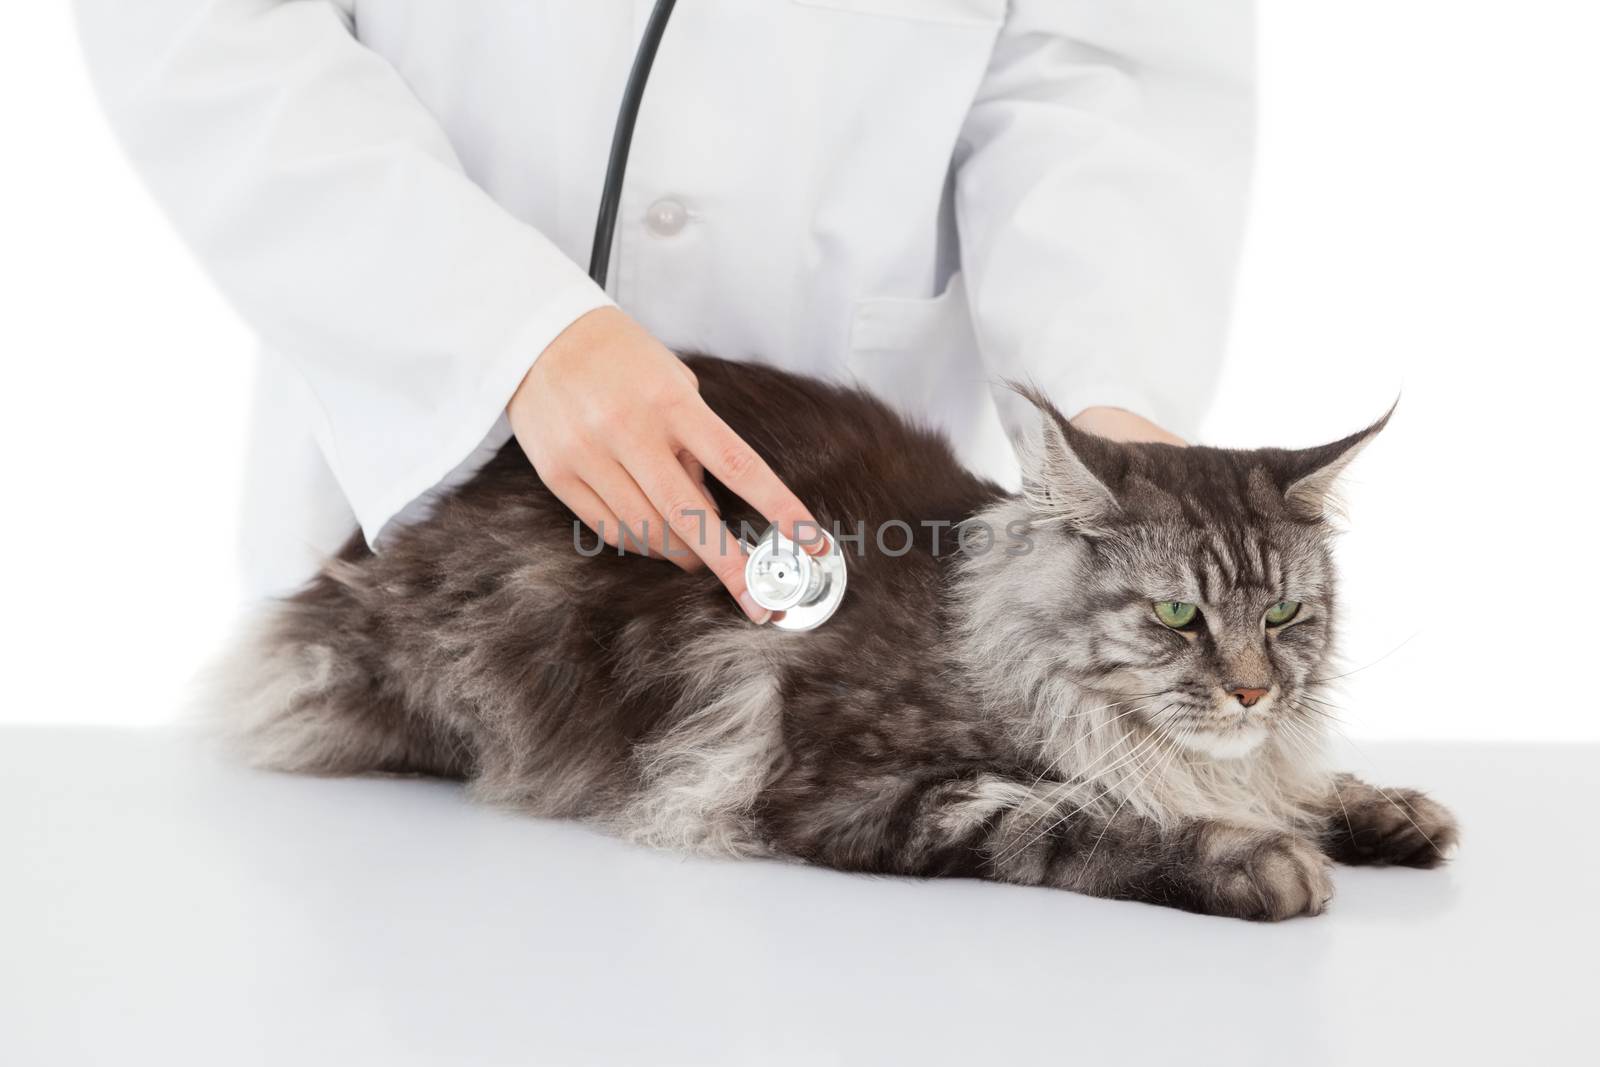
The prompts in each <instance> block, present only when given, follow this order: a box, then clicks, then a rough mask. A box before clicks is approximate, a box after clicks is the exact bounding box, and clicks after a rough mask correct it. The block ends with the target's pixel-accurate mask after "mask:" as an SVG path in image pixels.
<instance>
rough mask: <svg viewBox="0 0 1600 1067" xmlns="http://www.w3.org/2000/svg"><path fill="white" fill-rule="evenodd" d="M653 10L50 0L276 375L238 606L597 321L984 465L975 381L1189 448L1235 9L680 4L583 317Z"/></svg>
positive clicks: (289, 572)
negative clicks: (1130, 415) (617, 140)
mask: <svg viewBox="0 0 1600 1067" xmlns="http://www.w3.org/2000/svg"><path fill="white" fill-rule="evenodd" d="M651 6H652V4H651V2H650V0H140V2H139V3H129V2H128V0H78V7H79V21H80V27H81V31H82V34H83V38H84V42H85V48H86V52H87V55H88V57H89V59H90V66H91V69H92V71H93V73H94V75H95V79H96V82H97V84H98V85H99V87H100V89H101V92H102V96H103V98H104V99H105V101H106V106H107V110H108V112H109V114H110V116H111V119H112V122H113V125H114V127H115V128H116V129H117V131H118V132H119V135H120V136H121V138H122V139H123V141H124V143H125V144H126V146H127V148H128V150H129V152H130V153H131V155H132V157H133V159H134V161H135V164H136V166H137V168H138V170H139V171H140V173H141V174H142V175H143V176H144V178H145V179H146V180H147V182H148V183H149V185H150V187H151V188H152V189H153V191H154V193H155V195H156V197H157V198H158V199H159V200H160V202H161V203H162V204H163V205H164V206H165V208H166V210H167V211H168V212H169V213H170V214H171V216H172V218H173V219H174V221H175V222H176V224H177V226H178V228H179V229H180V231H181V232H182V233H183V235H184V236H185V238H186V239H187V240H188V241H189V243H190V244H191V245H192V246H193V248H194V249H195V251H196V252H197V253H198V255H199V256H200V258H201V260H202V261H203V262H204V264H205V266H206V267H207V268H208V270H209V271H210V273H211V274H212V276H213V277H214V278H215V279H216V281H217V283H218V284H219V285H220V286H221V287H222V289H223V290H224V291H225V292H226V293H227V295H228V296H229V297H230V298H231V300H232V301H233V303H234V304H235V305H236V306H237V308H238V309H239V310H240V312H241V313H242V314H243V316H244V317H245V318H246V319H247V320H248V321H249V323H250V324H251V325H252V326H253V327H254V328H255V329H256V330H257V331H258V332H259V333H260V335H261V337H262V339H263V341H264V344H265V346H266V348H267V350H268V354H267V357H266V359H265V361H264V364H263V370H262V383H261V389H260V391H259V399H258V404H257V409H258V410H257V419H256V430H255V432H256V441H257V447H256V450H255V460H254V463H253V471H252V475H251V484H252V487H253V489H252V500H253V503H252V506H251V507H250V508H249V509H248V510H249V514H248V517H247V524H246V525H247V529H248V531H249V533H248V536H249V539H250V548H249V551H248V555H249V557H250V560H249V562H250V565H251V567H252V569H253V570H254V572H255V574H256V575H257V577H258V579H259V580H260V584H262V585H283V584H286V583H289V582H292V581H294V580H296V579H298V578H300V577H303V576H304V574H305V573H306V571H307V569H308V568H309V567H310V566H311V565H312V564H313V562H314V561H315V559H316V557H317V556H318V555H320V554H322V553H324V552H326V551H328V550H329V549H330V548H332V547H334V546H335V545H336V544H337V543H338V541H339V540H340V539H341V538H342V537H343V536H344V535H345V534H346V533H347V532H348V531H349V530H350V529H352V528H353V527H354V525H355V523H356V522H359V523H360V525H361V527H362V528H363V529H364V530H365V531H366V533H367V535H368V537H369V539H377V540H379V543H380V547H381V537H380V535H381V534H382V533H383V532H384V531H385V530H386V529H387V528H392V524H394V523H396V522H405V521H408V520H410V519H412V518H414V517H415V516H417V515H418V514H421V513H422V512H423V511H425V508H426V502H427V500H428V498H429V497H430V495H431V494H433V493H435V492H437V491H438V489H439V488H440V487H441V486H445V485H449V484H453V483H454V482H456V481H459V480H460V479H462V478H464V477H465V476H467V475H468V474H470V473H471V471H472V470H473V469H474V468H475V466H476V464H478V463H481V462H482V461H483V460H484V459H485V458H486V457H487V456H488V455H490V454H492V452H493V450H494V449H495V448H496V447H498V446H499V445H500V444H501V443H502V442H503V441H504V440H505V439H506V436H507V434H508V429H507V427H506V424H505V419H504V416H503V409H504V407H505V404H506V402H507V400H508V399H509V397H510V396H511V394H512V392H513V391H514V389H515V388H516V386H517V384H518V383H519V382H520V380H521V379H522V377H523V376H524V374H525V373H526V372H527V370H528V368H529V367H530V366H531V364H532V363H533V361H534V360H535V359H536V358H537V356H538V355H539V353H540V352H541V351H542V350H543V349H544V347H545V346H546V345H547V344H548V343H549V342H550V341H551V340H552V339H553V338H554V337H555V336H556V335H557V334H559V333H560V332H561V331H562V330H563V329H564V328H565V327H566V326H567V325H568V324H570V323H571V322H572V321H573V320H574V319H575V318H577V317H578V316H579V315H581V314H583V313H585V312H587V311H589V310H591V309H593V308H595V307H598V306H602V305H604V304H606V303H608V302H610V301H612V300H614V301H615V302H616V303H618V304H620V305H621V306H622V307H623V308H625V309H626V310H627V311H628V312H630V313H631V314H632V315H634V316H635V317H636V318H638V319H639V320H640V321H641V322H642V323H643V324H644V325H645V326H646V327H648V328H649V329H650V330H652V331H653V332H654V333H655V334H656V335H657V336H658V337H660V338H661V339H662V340H663V341H664V342H665V343H666V344H668V345H670V346H672V347H674V348H677V349H680V350H695V351H703V352H708V353H713V354H717V355H723V356H728V357H732V358H738V359H749V360H757V361H761V362H765V363H771V364H775V365H778V366H782V367H787V368H791V369H794V370H798V371H805V372H808V373H811V374H816V375H821V376H824V377H829V378H835V379H845V380H848V379H853V380H856V381H859V382H861V383H863V384H865V385H866V386H868V387H869V388H872V389H874V390H876V391H877V392H878V393H880V394H882V395H883V396H884V397H885V398H886V399H888V400H889V401H891V402H893V403H895V404H896V405H898V406H899V407H901V408H902V409H903V410H905V411H907V412H908V413H910V414H912V415H915V416H918V417H920V418H923V419H926V420H928V421H931V422H933V423H935V424H937V425H939V426H942V427H944V428H945V429H946V430H947V431H948V432H949V433H950V434H951V436H952V437H953V438H954V440H955V442H956V445H957V447H958V450H959V451H960V453H961V454H962V455H963V456H964V457H965V458H966V459H967V461H968V462H969V463H971V464H972V465H974V466H975V467H977V468H978V469H980V470H982V471H984V472H986V473H989V474H992V475H995V476H997V477H1000V478H1002V479H1007V478H1010V477H1011V476H1012V475H1013V474H1014V460H1013V459H1012V456H1011V453H1010V449H1009V446H1008V443H1007V433H1008V431H1009V432H1016V431H1017V430H1018V429H1019V427H1018V425H1017V423H1018V422H1019V421H1020V418H1019V416H1020V413H1019V412H1017V411H1015V409H1014V408H1013V407H1012V406H1011V405H1010V401H1009V399H1008V394H1006V393H1005V392H1004V390H996V389H995V388H993V386H994V384H995V383H998V382H999V381H1000V380H1002V379H1007V378H1012V379H1031V380H1032V381H1034V382H1035V383H1036V384H1038V385H1039V386H1040V387H1042V388H1043V389H1044V390H1045V391H1046V393H1048V394H1049V395H1050V396H1051V397H1052V398H1053V399H1054V400H1056V401H1057V403H1058V404H1059V405H1060V406H1061V407H1062V408H1064V409H1066V410H1067V411H1069V412H1075V411H1077V410H1080V409H1082V408H1084V407H1087V406H1091V405H1100V404H1105V405H1114V406H1120V407H1124V408H1128V409H1130V410H1133V411H1135V412H1138V413H1141V414H1143V415H1145V416H1147V417H1149V418H1151V419H1153V420H1155V421H1156V422H1158V423H1161V424H1163V425H1166V426H1168V427H1169V428H1171V429H1174V430H1175V431H1177V432H1179V433H1186V432H1192V430H1193V428H1194V426H1195V423H1196V420H1197V419H1198V417H1199V415H1200V413H1201V410H1202V408H1203V405H1204V403H1205V401H1206V399H1207V397H1208V394H1209V392H1210V389H1211V386H1212V383H1213V381H1214V379H1215V376H1216V371H1217V367H1218V364H1219V361H1220V353H1221V349H1222V344H1223V335H1224V327H1225V321H1226V314H1227V309H1228V304H1229V289H1230V286H1231V282H1232V277H1233V274H1234V264H1235V259H1236V256H1237V250H1238V245H1239V238H1240V232H1241V228H1242V227H1241V221H1242V217H1243V202H1244V192H1245V188H1246V182H1247V164H1248V157H1249V147H1250V135H1251V107H1252V102H1251V94H1250V71H1251V26H1250V15H1251V12H1250V10H1249V0H1206V2H1205V3H1196V2H1194V0H1009V2H1008V0H683V2H681V3H679V4H678V7H677V11H676V14H675V15H674V16H673V20H672V23H671V26H670V27H669V29H668V32H667V37H666V41H665V43H664V45H663V47H662V50H661V53H660V56H659V59H658V60H657V63H656V67H655V71H654V74H653V76H652V80H651V82H650V86H649V91H648V94H647V97H646V101H645V105H644V109H643V112H642V115H641V119H640V124H639V129H638V133H637V136H636V139H635V143H634V148H633V156H632V161H631V165H630V168H629V171H628V181H627V185H626V189H625V192H624V196H623V201H622V211H621V220H620V223H619V225H618V230H617V237H616V247H615V258H614V260H613V263H612V268H611V279H612V280H611V292H610V294H609V295H608V294H607V293H605V292H602V291H601V290H600V289H599V288H598V287H596V286H595V285H594V284H593V283H591V282H590V281H589V280H588V278H587V276H586V273H585V269H584V266H583V265H582V264H586V263H587V259H588V253H589V246H590V241H591V236H592V230H593V225H594V217H595V210H596V205H597V202H598V199H599V193H600V187H601V181H602V176H603V172H604V167H605V160H606V153H607V148H608V146H609V142H610V139H611V134H612V126H613V120H614V118H615V113H616V108H617V103H618V99H619V96H620V94H621V88H622V85H623V82H624V80H625V79H626V75H627V71H628V68H629V65H630V63H631V61H632V58H633V52H634V47H635V44H636V42H637V41H638V38H639V35H640V33H641V31H642V29H643V26H644V21H645V19H646V17H647V15H648V13H649V10H650V8H651Z"/></svg>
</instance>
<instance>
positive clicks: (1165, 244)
mask: <svg viewBox="0 0 1600 1067" xmlns="http://www.w3.org/2000/svg"><path fill="white" fill-rule="evenodd" d="M1251 7H1252V5H1251V3H1250V2H1249V0H1206V2H1205V3H1195V2H1193V0H1118V2H1116V3H1107V2H1105V0H1013V2H1012V4H1011V7H1010V14H1009V16H1008V18H1007V21H1006V23H1005V25H1004V27H1003V29H1002V30H1001V33H1000V36H999V38H998V40H997V42H996V45H995V49H994V53H993V58H992V59H991V61H990V66H989V69H988V71H987V73H986V75H985V78H984V81H983V83H982V85H981V88H980V90H979V93H978V96H977V98H976V100H975V101H974V103H973V106H972V109H971V112H970V115H969V117H968V119H967V122H966V124H965V128H964V131H963V136H962V143H961V145H960V147H959V148H958V156H957V162H956V172H955V173H956V185H955V188H956V217H957V222H958V226H959V231H960V237H961V250H962V263H963V268H964V272H965V275H966V284H967V286H968V294H969V301H970V303H971V307H972V312H973V325H974V328H975V329H976V331H977V336H978V340H979V344H980V348H981V350H982V353H983V358H984V361H985V364H986V367H987V369H988V371H989V372H990V373H991V374H992V375H993V376H995V377H996V378H1006V379H1022V380H1030V381H1032V382H1033V383H1035V384H1036V385H1037V386H1039V387H1040V388H1041V389H1043V390H1044V392H1045V394H1046V395H1047V396H1049V397H1050V398H1051V399H1052V400H1053V401H1055V402H1056V404H1057V405H1058V406H1059V407H1061V408H1062V410H1063V411H1065V412H1067V413H1068V414H1069V415H1071V414H1076V413H1077V412H1078V411H1081V410H1082V409H1084V408H1086V407H1091V406H1098V405H1107V406H1112V407H1121V408H1126V409H1128V410H1131V411H1133V412H1135V413H1137V414H1140V415H1143V416H1145V417H1146V418H1149V419H1151V420H1152V421H1154V422H1156V423H1158V424H1160V425H1163V426H1165V427H1166V428H1168V429H1170V430H1172V431H1173V432H1175V433H1178V434H1179V435H1181V436H1184V437H1189V438H1192V437H1193V435H1194V432H1195V429H1196V427H1197V425H1198V423H1199V420H1200V417H1201V416H1202V414H1203V413H1204V409H1205V405H1206V403H1207V401H1208V400H1209V397H1210V395H1211V393H1212V391H1213V388H1214V386H1215V382H1216V379H1217V377H1218V373H1219V370H1220V366H1221V360H1222V353H1223V346H1224V343H1225V334H1226V328H1227V319H1228V313H1229V305H1230V302H1231V298H1232V287H1233V280H1234V275H1235V270H1236V261H1237V258H1238V252H1239V247H1240V243H1241V237H1242V231H1243V226H1244V215H1245V210H1244V209H1245V200H1246V192H1247V186H1248V180H1249V173H1248V172H1249V163H1250V156H1251V142H1252V134H1253V96H1252V66H1253V63H1252V53H1253V40H1252V39H1253V27H1252V15H1253V12H1252V10H1251ZM1005 414H1006V416H1007V423H1008V429H1010V430H1011V431H1012V432H1013V433H1014V434H1016V433H1022V432H1025V431H1026V427H1025V426H1024V425H1022V424H1021V422H1022V419H1023V415H1024V413H1023V411H1022V409H1021V408H1019V407H1017V406H1016V405H1015V403H1014V402H1012V404H1011V406H1010V407H1008V408H1006V409H1005Z"/></svg>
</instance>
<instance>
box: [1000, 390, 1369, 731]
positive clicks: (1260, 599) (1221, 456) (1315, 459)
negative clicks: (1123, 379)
mask: <svg viewBox="0 0 1600 1067" xmlns="http://www.w3.org/2000/svg"><path fill="white" fill-rule="evenodd" d="M1031 399H1033V400H1034V402H1035V404H1036V406H1038V407H1039V409H1040V411H1041V413H1042V414H1043V432H1042V434H1041V435H1040V437H1039V439H1038V440H1037V441H1036V442H1035V443H1034V446H1033V447H1032V448H1031V449H1030V453H1029V455H1028V456H1027V459H1026V461H1025V471H1024V492H1023V495H1022V497H1021V498H1019V499H1018V500H1016V501H1014V502H1013V505H1012V506H1013V507H1014V508H1016V509H1018V510H1020V511H1021V512H1022V513H1023V514H1024V516H1025V519H1024V521H1025V522H1026V524H1027V527H1028V530H1029V534H1030V536H1029V538H1028V544H1029V546H1030V551H1029V553H1028V555H1026V556H1018V557H1015V558H1013V559H1011V560H1009V561H1007V565H1005V566H1002V567H990V568H983V569H984V570H987V571H989V574H988V580H987V581H986V583H985V584H987V585H988V586H989V592H990V593H999V594H1000V597H999V598H998V599H995V598H991V597H984V599H985V600H988V602H989V607H990V611H989V612H988V614H989V615H990V621H991V622H992V621H993V620H994V618H995V615H996V614H997V613H1000V614H1009V615H1010V616H1011V623H1010V625H1004V626H1000V627H998V628H997V630H996V633H1003V634H1004V636H1003V637H1001V638H1000V639H1001V640H1005V641H1008V642H1012V643H1013V647H1012V649H1011V650H1010V652H1009V653H1008V654H1001V656H1000V658H1002V659H1010V660H1012V664H1011V668H1010V669H1012V670H1014V671H1015V674H1016V677H1017V678H1018V679H1019V680H1020V681H1023V682H1024V683H1025V684H1029V685H1032V686H1034V687H1035V688H1036V690H1039V689H1041V687H1043V688H1045V689H1047V688H1048V687H1049V684H1050V679H1052V678H1055V679H1057V680H1059V679H1061V678H1066V679H1069V680H1070V682H1071V685H1072V686H1073V687H1074V688H1076V689H1078V690H1080V691H1085V692H1087V693H1088V694H1090V699H1091V700H1093V701H1095V702H1096V703H1097V707H1096V709H1095V713H1094V714H1092V715H1090V716H1089V720H1090V721H1089V722H1088V723H1086V724H1085V726H1084V728H1085V729H1095V728H1099V727H1100V726H1101V725H1102V724H1109V723H1112V722H1115V721H1118V719H1119V717H1121V716H1126V717H1127V718H1129V719H1134V718H1137V719H1138V720H1139V721H1142V722H1143V723H1144V724H1146V725H1148V726H1150V727H1153V728H1155V729H1157V730H1158V731H1160V732H1162V733H1163V734H1165V735H1167V736H1168V737H1170V738H1172V739H1174V740H1177V741H1179V742H1180V743H1181V744H1182V745H1183V746H1184V747H1185V748H1187V749H1189V750H1191V751H1193V752H1196V753H1204V754H1207V755H1210V756H1213V757H1217V758H1221V759H1228V758H1235V757H1239V756H1242V755H1245V754H1246V753H1249V752H1251V751H1254V750H1255V749H1256V748H1257V747H1258V746H1259V745H1261V743H1262V742H1263V741H1264V740H1266V739H1267V738H1268V737H1270V736H1273V735H1274V734H1275V733H1276V734H1290V733H1292V732H1294V731H1305V732H1310V733H1314V732H1317V731H1316V730H1315V727H1316V719H1317V718H1318V716H1319V715H1321V714H1325V712H1324V711H1323V710H1322V709H1321V708H1320V707H1319V706H1318V705H1317V704H1316V703H1315V700H1316V696H1315V687H1316V685H1317V684H1318V683H1319V682H1320V681H1321V680H1323V677H1324V676H1325V675H1326V673H1327V672H1328V669H1329V668H1328V660H1329V655H1330V652H1331V643H1332V636H1333V624H1334V616H1335V601H1336V591H1337V589H1336V586H1337V583H1336V581H1335V574H1334V566H1333V560H1332V555H1331V552H1330V541H1331V538H1332V536H1333V533H1334V528H1333V526H1332V524H1331V523H1330V522H1329V520H1328V516H1329V513H1330V512H1331V511H1332V510H1334V508H1335V504H1334V499H1333V488H1334V483H1335V482H1336V481H1337V479H1338V477H1339V474H1340V472H1341V471H1343V469H1344V468H1345V467H1346V465H1347V464H1348V463H1349V462H1350V461H1351V460H1352V459H1353V458H1354V457H1355V455H1356V454H1357V453H1358V452H1359V451H1360V450H1361V448H1362V447H1363V446H1364V445H1365V444H1367V443H1368V442H1369V441H1370V440H1372V438H1373V437H1374V436H1375V435H1376V434H1377V433H1378V431H1379V430H1381V429H1382V428H1383V426H1384V424H1385V422H1387V420H1388V416H1387V415H1386V416H1384V418H1383V419H1382V420H1380V421H1379V422H1377V423H1375V424H1374V425H1372V426H1370V427H1368V428H1367V429H1365V430H1363V431H1361V432H1360V433H1356V434H1352V435H1350V436H1349V437H1346V438H1343V439H1342V440H1339V441H1335V442H1333V443H1332V444H1328V445H1323V446H1320V447H1316V448H1308V449H1299V450H1287V449H1254V450H1236V449H1220V448H1208V447H1193V448H1181V447H1175V446H1171V445H1160V444H1123V443H1116V442H1112V441H1108V440H1105V439H1103V438H1100V437H1096V436H1094V435H1092V434H1088V433H1085V432H1083V431H1081V430H1078V429H1076V428H1075V427H1073V426H1072V425H1071V424H1070V423H1069V422H1068V421H1067V420H1066V419H1065V418H1063V417H1062V416H1061V414H1060V413H1059V412H1058V411H1056V409H1055V408H1053V407H1052V406H1051V405H1050V404H1049V403H1048V402H1046V401H1044V400H1043V399H1042V398H1040V397H1032V398H1031ZM1019 646H1021V647H1019ZM990 651H991V652H992V653H997V652H998V649H995V648H991V650H990ZM1290 739H1291V740H1292V737H1291V738H1290Z"/></svg>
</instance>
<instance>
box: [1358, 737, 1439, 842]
mask: <svg viewBox="0 0 1600 1067" xmlns="http://www.w3.org/2000/svg"><path fill="white" fill-rule="evenodd" d="M1335 729H1338V727H1335ZM1339 736H1340V737H1342V738H1343V739H1344V741H1345V742H1346V743H1347V744H1348V745H1349V746H1350V747H1351V748H1353V749H1355V750H1356V751H1357V752H1359V753H1361V757H1362V758H1363V759H1365V760H1366V761H1367V763H1368V765H1370V766H1372V767H1373V768H1374V769H1376V767H1377V763H1376V761H1375V760H1373V758H1372V757H1371V756H1369V755H1367V750H1366V749H1364V748H1362V747H1361V746H1360V745H1358V744H1356V743H1355V741H1354V739H1352V738H1351V736H1350V735H1349V734H1347V733H1345V732H1344V731H1343V730H1339ZM1371 788H1372V791H1373V792H1375V793H1377V794H1378V795H1379V796H1380V797H1382V798H1383V799H1384V800H1386V801H1388V803H1389V806H1390V807H1392V808H1394V810H1395V811H1398V812H1399V813H1400V815H1401V817H1402V818H1404V819H1405V821H1406V822H1408V823H1410V824H1411V828H1412V829H1413V830H1415V831H1416V832H1417V833H1418V834H1419V835H1420V836H1421V837H1422V839H1423V840H1424V841H1426V842H1427V843H1428V847H1429V848H1431V849H1433V851H1434V853H1435V854H1436V855H1439V856H1443V855H1444V851H1443V850H1442V849H1440V848H1439V846H1438V845H1437V844H1435V843H1434V840H1433V838H1431V837H1429V836H1428V832H1427V831H1426V830H1424V829H1423V828H1422V827H1421V826H1418V825H1417V820H1415V819H1413V818H1412V817H1411V813H1410V812H1409V811H1407V810H1406V809H1405V807H1404V806H1403V805H1402V804H1401V803H1400V802H1399V801H1398V800H1395V798H1394V797H1392V796H1390V795H1389V793H1388V791H1386V790H1385V789H1383V788H1382V787H1380V786H1372V787H1371ZM1343 803H1344V802H1343V800H1341V801H1340V804H1341V806H1342V805H1343ZM1345 821H1346V822H1347V823H1348V822H1349V812H1346V813H1345Z"/></svg>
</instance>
